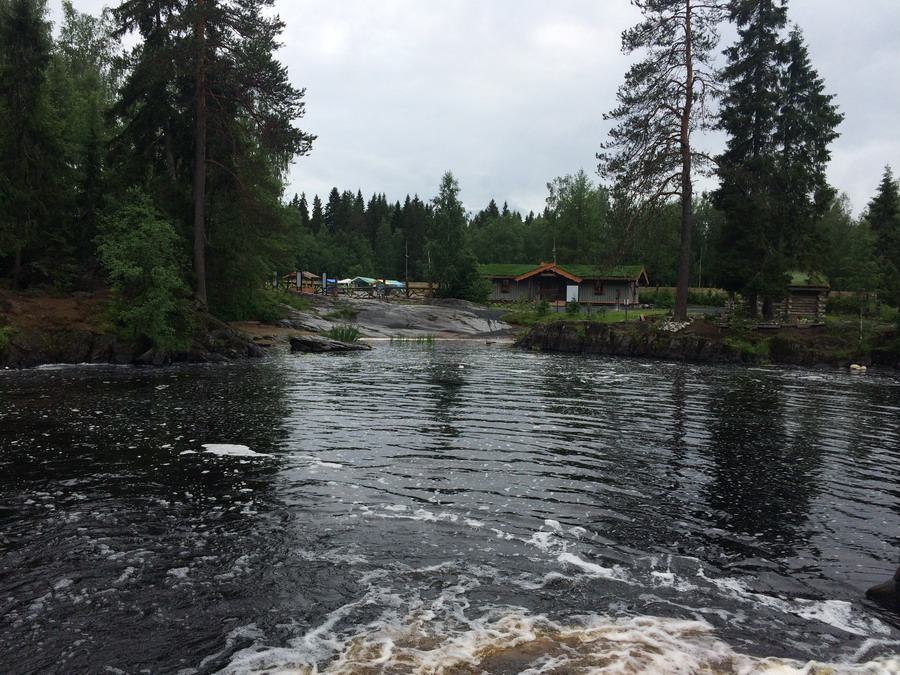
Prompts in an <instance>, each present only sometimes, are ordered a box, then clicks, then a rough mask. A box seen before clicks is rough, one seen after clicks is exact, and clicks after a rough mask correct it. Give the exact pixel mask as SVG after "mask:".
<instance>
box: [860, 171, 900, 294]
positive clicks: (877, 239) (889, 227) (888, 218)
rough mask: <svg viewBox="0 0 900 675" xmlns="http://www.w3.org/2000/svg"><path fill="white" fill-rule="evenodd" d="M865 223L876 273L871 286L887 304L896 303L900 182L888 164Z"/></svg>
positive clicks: (899, 273) (899, 272)
mask: <svg viewBox="0 0 900 675" xmlns="http://www.w3.org/2000/svg"><path fill="white" fill-rule="evenodd" d="M865 223H866V224H867V225H868V228H869V231H870V232H871V235H872V238H873V240H874V241H873V244H874V246H873V249H874V251H873V253H874V256H873V259H874V263H875V265H876V266H877V270H878V273H879V279H878V281H879V283H878V284H877V285H876V286H875V288H876V289H877V290H879V291H881V296H882V297H883V299H884V300H885V302H887V303H888V304H892V305H897V304H900V183H898V181H897V180H895V179H894V174H893V173H892V172H891V168H890V167H889V166H888V167H885V170H884V175H883V176H882V179H881V183H880V184H879V185H878V192H877V194H876V195H875V197H874V198H873V199H872V201H871V202H869V205H868V207H867V209H866V213H865Z"/></svg>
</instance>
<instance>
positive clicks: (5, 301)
mask: <svg viewBox="0 0 900 675" xmlns="http://www.w3.org/2000/svg"><path fill="white" fill-rule="evenodd" d="M105 299H106V298H105V296H104V295H103V294H102V293H98V294H86V293H83V294H78V295H74V296H67V297H53V296H49V295H40V294H32V295H16V294H12V293H9V292H5V293H3V294H2V295H0V310H2V315H0V367H5V368H32V367H35V366H40V365H44V364H51V363H68V364H77V363H110V364H121V365H126V364H135V365H164V364H167V363H211V362H212V363H214V362H221V361H228V360H231V359H239V358H255V357H261V356H264V355H265V354H267V353H268V352H269V351H270V350H272V349H279V348H283V349H288V348H289V340H290V337H291V336H297V335H310V334H316V333H319V332H325V331H328V330H329V329H331V328H332V327H334V326H336V325H341V324H345V325H346V324H352V325H354V326H357V327H358V328H359V330H360V335H361V337H362V338H364V339H365V338H375V339H377V338H391V337H402V338H417V337H424V336H430V337H433V338H439V339H440V338H471V337H491V338H493V339H497V338H502V337H505V336H509V335H510V334H511V331H512V329H511V327H510V326H508V325H507V324H505V323H503V322H502V321H500V320H499V316H500V315H501V314H502V313H503V312H501V311H498V310H489V309H486V308H484V307H480V306H478V305H474V304H472V303H468V302H463V301H457V300H448V301H434V302H432V303H429V304H401V303H399V302H395V301H384V300H373V299H354V298H341V297H338V298H331V297H319V296H316V297H312V298H310V308H309V310H308V311H298V310H296V309H293V308H291V307H288V306H286V305H285V306H283V307H282V311H283V317H282V318H280V319H277V320H275V321H272V322H267V323H260V322H258V321H253V322H238V323H233V324H225V323H223V322H221V321H218V320H217V319H215V318H213V317H211V316H209V315H208V314H197V315H195V324H196V326H197V328H196V330H195V332H194V335H193V336H191V337H192V339H191V345H190V347H189V348H188V349H186V350H183V351H178V352H170V351H165V350H162V349H159V348H147V346H146V345H141V344H138V343H135V342H133V341H128V340H123V339H122V338H120V337H117V336H116V335H115V334H114V333H113V332H112V331H111V330H110V329H109V327H108V326H106V325H105V323H104V321H103V319H102V316H103V303H104V302H105Z"/></svg>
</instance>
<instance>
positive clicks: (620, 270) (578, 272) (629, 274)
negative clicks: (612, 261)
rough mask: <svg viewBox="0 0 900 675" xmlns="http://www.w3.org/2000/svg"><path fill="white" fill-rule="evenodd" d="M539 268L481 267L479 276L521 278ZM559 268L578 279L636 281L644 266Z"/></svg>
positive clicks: (573, 266) (520, 266)
mask: <svg viewBox="0 0 900 675" xmlns="http://www.w3.org/2000/svg"><path fill="white" fill-rule="evenodd" d="M538 267H540V265H529V264H524V265H522V264H494V265H479V266H478V274H480V275H481V276H484V277H519V276H522V275H523V274H527V273H528V272H531V271H532V270H535V269H537V268H538ZM557 267H558V268H559V269H561V270H562V271H563V272H567V273H568V274H571V275H572V276H576V277H581V278H586V277H587V278H589V277H603V278H606V279H636V278H637V276H638V274H640V273H641V270H642V269H643V266H642V265H618V266H617V267H610V268H608V269H605V270H602V271H598V270H597V268H596V267H595V266H594V265H557Z"/></svg>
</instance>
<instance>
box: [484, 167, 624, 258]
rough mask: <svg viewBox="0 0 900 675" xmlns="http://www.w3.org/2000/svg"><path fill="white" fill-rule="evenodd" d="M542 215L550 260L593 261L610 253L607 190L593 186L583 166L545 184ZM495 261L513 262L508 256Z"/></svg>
mask: <svg viewBox="0 0 900 675" xmlns="http://www.w3.org/2000/svg"><path fill="white" fill-rule="evenodd" d="M547 190H548V192H549V196H548V197H547V210H546V212H545V219H546V220H547V225H548V226H549V227H550V228H551V231H552V232H553V249H554V253H555V255H554V260H555V261H556V262H558V263H584V262H588V263H594V262H596V261H598V260H600V259H601V258H602V257H603V256H604V255H606V254H608V253H611V251H607V250H605V249H604V245H607V242H609V241H610V240H611V237H610V234H611V233H610V231H609V223H608V222H607V213H608V211H609V191H608V190H606V188H604V187H602V186H601V187H597V186H595V185H594V184H593V183H592V182H591V180H590V179H589V178H588V176H587V174H586V173H585V172H584V170H580V171H579V172H578V173H576V174H575V175H574V176H565V177H562V178H556V179H554V180H553V181H552V182H550V183H548V184H547ZM498 262H513V261H512V260H511V259H507V260H503V261H498Z"/></svg>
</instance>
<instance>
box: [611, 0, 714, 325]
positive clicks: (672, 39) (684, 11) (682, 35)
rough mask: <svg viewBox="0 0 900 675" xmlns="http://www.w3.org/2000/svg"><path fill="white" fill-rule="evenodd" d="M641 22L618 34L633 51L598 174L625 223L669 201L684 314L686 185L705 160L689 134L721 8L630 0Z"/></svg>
mask: <svg viewBox="0 0 900 675" xmlns="http://www.w3.org/2000/svg"><path fill="white" fill-rule="evenodd" d="M633 4H635V5H637V7H638V8H639V9H640V10H641V12H642V14H643V20H642V21H640V22H639V23H638V24H637V25H635V26H634V27H632V28H630V29H628V30H626V31H625V32H624V33H623V34H622V50H623V51H624V52H625V53H629V54H630V53H638V54H640V55H641V56H642V60H640V61H639V62H637V63H635V64H633V65H632V66H631V68H630V69H629V70H628V72H627V73H626V74H625V83H624V84H623V85H622V86H621V87H620V88H619V91H618V94H617V98H618V102H619V105H618V107H617V108H615V109H614V110H612V111H611V112H610V113H609V114H608V115H606V118H607V119H611V120H613V121H614V122H615V126H614V127H613V128H612V129H611V130H610V141H608V142H607V143H604V144H603V146H602V151H601V152H600V153H598V154H597V159H598V160H599V162H600V164H599V170H600V174H601V175H602V176H604V177H608V178H611V179H612V180H613V181H614V182H615V186H614V194H615V196H616V200H617V201H618V202H620V204H621V205H622V210H623V212H624V213H623V221H624V222H628V223H631V222H633V221H634V220H635V218H636V217H637V216H638V215H639V214H640V212H641V211H644V210H645V209H648V208H649V209H651V210H654V209H656V208H658V207H659V205H660V204H661V203H663V202H665V201H666V200H668V199H669V198H670V197H671V196H673V195H677V201H678V204H679V206H680V209H679V211H680V216H679V223H678V226H677V231H678V242H679V245H678V247H677V249H676V250H677V251H678V264H677V268H676V269H677V272H676V280H675V283H676V286H677V288H678V293H677V298H676V309H675V313H676V315H677V316H678V318H679V319H684V318H685V316H686V312H687V289H688V285H689V278H688V277H689V273H690V254H691V234H692V232H693V223H692V219H693V181H694V174H695V172H696V171H697V170H698V169H701V170H702V168H703V167H704V166H708V165H709V163H710V162H709V156H708V155H707V154H706V153H703V152H698V151H697V150H696V148H695V145H694V140H693V133H694V132H695V131H698V132H699V131H702V130H704V129H708V128H710V127H711V126H712V125H711V118H710V114H709V110H708V107H707V101H709V100H711V98H712V96H713V95H714V90H715V88H716V87H715V86H710V85H711V84H712V83H715V82H717V79H718V77H717V73H716V72H715V69H714V67H713V65H712V55H713V52H714V50H715V47H716V45H717V43H718V39H719V36H718V33H717V26H718V24H719V22H720V21H721V20H722V17H723V13H724V7H725V3H724V2H717V1H713V2H706V3H699V4H697V3H691V2H686V1H684V0H635V1H634V3H633Z"/></svg>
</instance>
